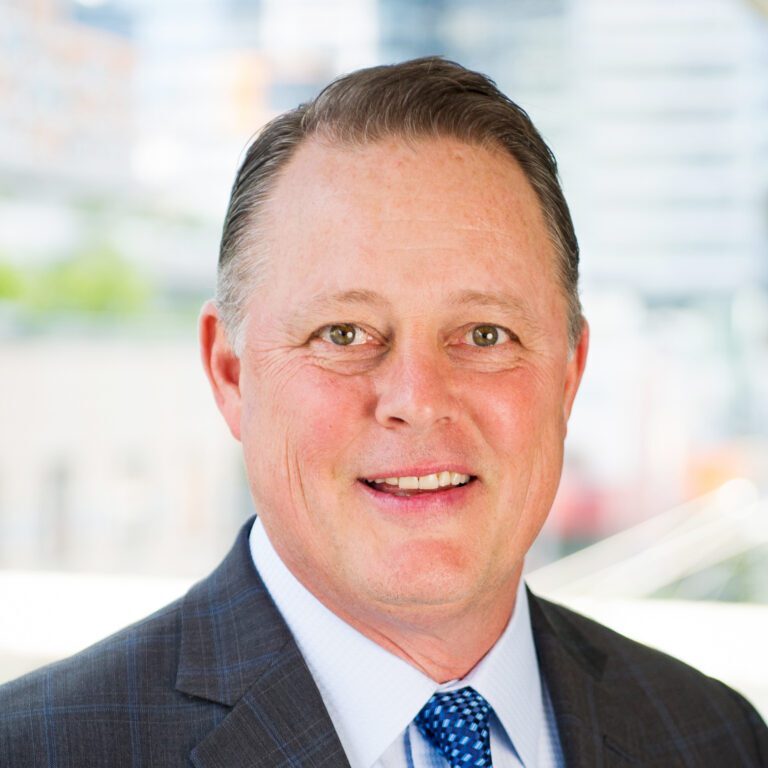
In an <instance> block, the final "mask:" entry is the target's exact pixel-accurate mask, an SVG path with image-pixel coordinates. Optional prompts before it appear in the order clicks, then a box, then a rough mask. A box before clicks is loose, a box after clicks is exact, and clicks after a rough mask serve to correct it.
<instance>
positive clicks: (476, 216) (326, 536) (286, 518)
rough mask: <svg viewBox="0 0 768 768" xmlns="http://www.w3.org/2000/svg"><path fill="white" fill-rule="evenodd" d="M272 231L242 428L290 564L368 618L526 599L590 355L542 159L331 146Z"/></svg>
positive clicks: (444, 144)
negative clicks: (551, 213) (545, 209)
mask: <svg viewBox="0 0 768 768" xmlns="http://www.w3.org/2000/svg"><path fill="white" fill-rule="evenodd" d="M263 226H264V230H265V233H266V234H265V237H266V239H265V242H264V243H263V245H264V247H265V248H266V252H267V254H268V265H267V267H266V271H265V274H264V280H263V283H262V284H261V287H259V288H258V289H257V290H256V291H255V293H254V296H253V297H252V301H251V302H250V304H249V306H248V310H247V328H246V332H245V337H244V338H245V346H244V350H243V353H242V356H241V368H240V374H239V404H238V408H237V409H236V415H235V416H234V417H232V419H231V422H230V423H231V426H232V427H233V431H234V432H235V433H236V434H239V436H240V438H241V440H242V443H243V447H244V453H245V459H246V466H247V472H248V477H249V482H250V486H251V490H252V493H253V496H254V499H255V501H256V504H257V509H258V511H259V514H260V516H261V518H262V520H263V523H264V525H265V527H266V530H267V532H268V534H269V536H270V538H271V540H272V541H273V544H274V546H275V547H276V549H277V550H278V552H279V553H280V555H281V556H282V558H283V560H284V561H285V562H286V563H287V564H288V566H289V567H290V568H291V570H292V571H293V572H294V573H295V574H296V575H297V576H298V577H299V579H300V580H301V581H303V582H304V584H305V585H306V586H308V587H309V588H310V589H311V590H312V591H313V592H314V593H315V594H316V595H317V596H318V597H320V598H321V599H323V600H324V601H325V602H326V603H327V604H329V605H330V606H331V607H333V608H335V609H336V610H337V612H340V613H343V614H347V615H350V616H357V617H365V616H368V615H371V614H375V613H376V612H377V611H378V612H384V613H388V614H392V613H393V612H395V611H398V610H403V609H406V610H407V607H408V606H415V607H417V608H418V609H420V610H423V609H425V606H427V605H431V606H435V610H440V609H441V608H447V609H449V610H462V609H464V608H467V607H469V606H471V605H477V604H478V603H482V602H483V601H491V600H495V599H498V596H499V595H500V594H502V593H504V594H509V593H510V591H513V589H514V584H515V583H516V580H517V577H518V576H519V572H520V568H521V566H522V560H523V557H524V555H525V553H526V551H527V550H528V548H529V546H530V544H531V542H532V541H533V539H534V538H535V536H536V534H537V533H538V531H539V529H540V527H541V525H542V523H543V522H544V519H545V517H546V515H547V513H548V511H549V508H550V505H551V503H552V500H553V497H554V495H555V491H556V488H557V485H558V481H559V477H560V472H561V464H562V448H563V439H564V437H565V432H566V422H567V418H568V414H569V411H570V407H571V403H572V400H573V396H574V394H575V391H576V388H577V386H578V380H579V377H580V374H581V368H582V366H583V360H584V356H585V349H586V341H585V340H584V342H583V343H582V345H581V346H580V348H579V349H578V350H577V352H576V353H575V354H573V355H569V350H568V340H567V315H566V302H565V300H564V298H563V296H562V294H561V290H560V288H559V286H558V282H557V278H556V276H555V255H554V251H553V247H552V244H551V242H550V238H549V236H548V234H547V231H546V229H545V224H544V220H543V216H542V213H541V211H540V207H539V204H538V201H537V199H536V197H535V194H534V192H533V190H532V189H531V187H530V185H529V184H528V182H527V180H526V179H525V177H524V175H523V173H522V171H521V170H520V169H519V167H518V166H517V164H516V163H515V162H514V161H513V160H512V159H510V158H509V157H508V156H506V155H503V154H502V153H501V152H498V153H496V152H491V151H489V150H486V149H481V148H478V147H474V146H469V145H466V144H464V143H461V142H458V141H455V140H450V139H440V140H425V141H423V142H419V143H416V144H411V145H406V144H405V143H403V142H400V141H396V140H388V141H383V142H380V143H376V144H371V145H367V146H364V147H362V148H338V147H331V146H328V145H327V144H323V143H320V142H319V141H316V140H311V141H309V142H307V143H305V144H304V145H303V146H302V147H301V148H300V149H299V150H298V152H297V154H296V156H295V157H294V158H293V159H292V160H291V162H290V163H289V165H288V166H287V168H286V170H285V172H284V174H283V175H282V177H281V178H280V180H279V182H278V183H277V186H276V190H275V192H274V195H273V196H272V198H271V201H270V204H269V207H268V210H267V213H266V217H265V219H264V221H263ZM234 422H236V423H234ZM414 478H418V480H414ZM457 483H458V484H457ZM414 484H417V485H418V488H417V489H414V487H413V486H414ZM436 486H437V487H436Z"/></svg>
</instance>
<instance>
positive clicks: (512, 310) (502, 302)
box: [450, 290, 533, 323]
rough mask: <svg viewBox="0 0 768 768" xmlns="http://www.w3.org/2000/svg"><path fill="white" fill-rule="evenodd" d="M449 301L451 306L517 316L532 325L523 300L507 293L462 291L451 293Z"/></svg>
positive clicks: (530, 313) (529, 312) (528, 311)
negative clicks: (494, 310)
mask: <svg viewBox="0 0 768 768" xmlns="http://www.w3.org/2000/svg"><path fill="white" fill-rule="evenodd" d="M450 300H451V302H452V303H453V304H456V305H458V306H462V307H472V306H476V307H485V308H488V309H499V310H501V311H502V312H507V313H509V314H514V315H519V316H521V317H522V318H523V320H526V321H528V322H531V323H533V315H532V312H531V309H530V307H529V305H528V304H527V303H526V302H525V301H524V300H523V299H520V298H518V297H516V296H510V295H509V294H507V293H494V292H490V293H488V292H486V291H473V290H464V291H457V292H456V293H452V294H451V296H450Z"/></svg>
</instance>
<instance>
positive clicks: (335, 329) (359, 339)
mask: <svg viewBox="0 0 768 768" xmlns="http://www.w3.org/2000/svg"><path fill="white" fill-rule="evenodd" d="M317 335H318V338H321V339H323V341H328V342H330V343H331V344H335V345H336V346H338V347H349V346H352V345H355V344H365V342H366V341H367V339H368V334H367V333H365V331H364V330H363V329H362V328H360V326H357V325H353V324H352V323H335V324H334V325H326V326H325V327H324V328H321V329H320V331H319V332H318V334H317Z"/></svg>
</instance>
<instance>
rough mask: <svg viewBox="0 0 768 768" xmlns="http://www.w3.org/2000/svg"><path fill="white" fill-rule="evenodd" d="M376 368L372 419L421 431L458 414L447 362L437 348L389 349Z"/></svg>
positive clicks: (456, 399) (399, 427) (454, 418)
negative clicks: (374, 407)
mask: <svg viewBox="0 0 768 768" xmlns="http://www.w3.org/2000/svg"><path fill="white" fill-rule="evenodd" d="M390 355H391V356H390V358H389V359H388V360H387V362H386V364H385V365H384V366H382V368H381V369H380V370H379V377H378V381H377V395H378V399H377V402H376V421H378V422H379V424H381V425H382V426H384V427H387V428H388V429H401V428H407V427H410V428H412V429H413V430H415V431H418V432H423V431H426V430H428V429H430V428H431V427H433V426H435V425H438V424H441V423H446V424H447V423H451V422H454V421H456V420H457V418H458V416H459V401H458V398H457V397H456V394H455V391H454V384H455V382H454V378H453V375H452V372H451V370H450V364H449V362H448V361H447V360H445V359H443V358H442V356H441V353H440V351H439V350H437V349H425V347H424V345H420V348H419V349H410V350H401V351H400V352H398V351H397V350H392V352H390Z"/></svg>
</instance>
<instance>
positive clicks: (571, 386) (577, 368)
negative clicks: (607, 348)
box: [563, 318, 589, 424]
mask: <svg viewBox="0 0 768 768" xmlns="http://www.w3.org/2000/svg"><path fill="white" fill-rule="evenodd" d="M581 322H582V326H581V335H580V336H579V340H578V342H577V344H576V348H575V349H574V350H573V352H572V353H571V356H570V358H569V360H568V363H567V368H566V374H565V391H564V393H563V395H564V396H563V417H564V419H565V423H566V424H567V423H568V419H569V418H570V416H571V408H573V401H574V399H575V398H576V392H578V389H579V384H581V377H582V375H583V374H584V366H585V365H586V364H587V351H588V350H589V324H588V323H587V321H586V318H582V321H581Z"/></svg>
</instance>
